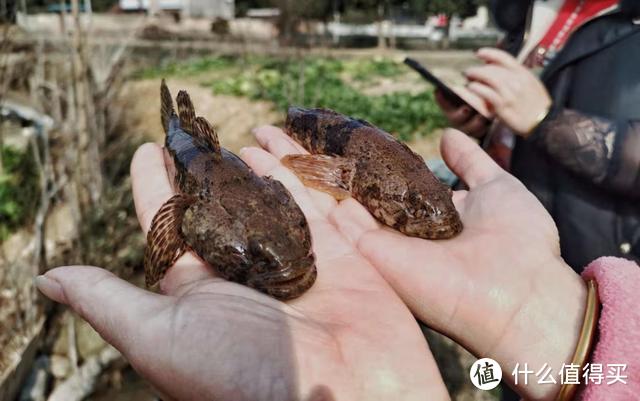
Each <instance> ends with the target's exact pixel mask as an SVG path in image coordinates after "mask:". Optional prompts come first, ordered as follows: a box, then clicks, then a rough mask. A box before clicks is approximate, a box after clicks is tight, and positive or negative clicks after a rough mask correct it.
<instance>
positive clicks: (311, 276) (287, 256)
mask: <svg viewBox="0 0 640 401" xmlns="http://www.w3.org/2000/svg"><path fill="white" fill-rule="evenodd" d="M305 249H306V252H303V253H301V252H300V251H301V250H305ZM249 252H250V254H251V261H252V268H251V269H250V272H249V276H248V278H247V284H248V285H249V286H250V287H253V288H256V289H257V290H259V291H262V292H265V293H267V294H270V295H272V296H274V297H275V298H278V299H281V300H287V299H292V298H295V297H297V296H299V295H301V294H302V293H303V292H305V291H306V290H307V289H309V288H310V287H311V285H313V283H314V281H315V279H316V274H317V273H316V266H315V256H314V254H313V252H311V250H310V249H309V248H303V247H301V244H299V243H295V242H294V241H293V240H292V238H290V237H289V238H280V239H274V238H273V237H272V236H269V237H260V238H257V237H251V238H250V240H249Z"/></svg>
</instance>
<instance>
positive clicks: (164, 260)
mask: <svg viewBox="0 0 640 401" xmlns="http://www.w3.org/2000/svg"><path fill="white" fill-rule="evenodd" d="M192 203H193V198H191V197H188V196H185V195H182V194H178V195H174V196H172V197H171V198H170V199H169V200H168V201H167V202H166V203H165V204H164V205H162V207H161V208H160V210H158V213H156V215H155V216H154V217H153V221H152V222H151V228H150V229H149V233H148V234H147V248H146V249H145V252H144V273H145V282H146V284H147V287H151V286H153V285H155V284H156V283H157V282H158V281H160V279H162V277H164V275H165V273H166V272H167V270H168V269H169V268H170V267H171V266H173V265H174V264H175V263H176V261H177V260H178V258H179V257H180V256H182V255H183V254H184V253H185V251H186V249H187V245H186V243H185V242H184V239H183V236H182V228H181V227H182V219H183V217H184V213H185V212H186V210H187V209H188V208H189V206H191V204H192Z"/></svg>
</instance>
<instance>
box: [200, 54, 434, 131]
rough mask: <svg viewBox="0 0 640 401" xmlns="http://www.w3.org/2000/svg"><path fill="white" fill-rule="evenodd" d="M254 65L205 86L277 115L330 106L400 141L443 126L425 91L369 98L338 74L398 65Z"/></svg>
mask: <svg viewBox="0 0 640 401" xmlns="http://www.w3.org/2000/svg"><path fill="white" fill-rule="evenodd" d="M257 67H258V68H255V69H249V70H245V72H244V73H242V74H239V75H236V76H232V77H229V78H226V79H223V80H218V81H215V82H213V83H211V84H210V85H211V86H212V88H213V90H214V92H215V93H219V94H228V95H235V96H246V97H250V98H252V99H263V100H270V101H272V102H274V103H275V104H276V106H277V107H278V109H280V110H282V111H286V109H287V108H288V107H289V106H290V105H292V104H296V105H300V106H304V107H326V108H331V109H333V110H336V111H338V112H340V113H343V114H347V115H350V116H353V117H356V118H362V119H365V120H367V121H370V122H371V123H373V124H375V125H377V126H379V127H381V128H382V129H384V130H386V131H388V132H391V133H394V134H396V135H397V136H398V137H399V138H401V139H403V140H408V139H411V137H412V136H414V135H427V134H429V133H430V132H431V131H433V130H434V129H436V128H439V127H443V126H445V125H446V121H445V119H444V117H443V116H442V114H441V113H440V110H439V108H438V107H437V105H436V103H435V100H434V99H433V95H432V93H431V92H430V91H425V92H420V93H417V94H412V93H409V92H393V93H389V94H385V95H381V96H370V95H365V94H363V93H361V92H360V91H358V90H356V89H355V88H353V87H352V86H351V85H349V84H348V83H347V82H345V79H343V75H347V77H349V76H351V77H354V76H359V77H360V78H361V79H366V77H372V76H393V75H394V74H398V73H399V72H400V69H399V67H398V66H397V65H395V64H394V63H392V62H390V61H364V62H363V61H360V62H342V61H339V60H334V59H329V60H326V59H320V58H311V59H302V60H300V61H286V60H272V61H271V62H268V63H265V64H263V65H258V66H257Z"/></svg>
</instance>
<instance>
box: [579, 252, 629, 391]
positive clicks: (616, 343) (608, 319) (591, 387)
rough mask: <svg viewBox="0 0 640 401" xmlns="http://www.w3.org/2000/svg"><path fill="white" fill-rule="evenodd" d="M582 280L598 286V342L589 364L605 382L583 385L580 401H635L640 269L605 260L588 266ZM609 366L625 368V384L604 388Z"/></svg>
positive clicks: (608, 258) (610, 258)
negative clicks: (591, 280)
mask: <svg viewBox="0 0 640 401" xmlns="http://www.w3.org/2000/svg"><path fill="white" fill-rule="evenodd" d="M582 277H583V278H584V279H585V280H590V279H595V280H596V282H597V283H598V294H599V296H600V303H601V304H602V309H601V312H600V321H599V323H598V327H599V328H598V330H599V338H598V339H597V343H596V346H595V349H594V352H593V355H592V356H591V361H590V364H596V365H598V364H599V365H601V366H602V372H603V374H604V381H603V383H601V384H594V383H592V382H589V383H587V384H586V385H584V384H583V391H582V394H581V397H580V398H579V399H580V400H581V401H601V400H608V401H627V400H637V399H639V398H638V397H639V394H640V268H639V267H638V265H637V264H635V263H634V262H631V261H629V260H626V259H619V258H612V257H605V258H599V259H596V260H595V261H593V262H591V264H589V266H587V268H586V269H585V271H584V272H583V273H582ZM611 364H626V370H625V371H624V372H623V373H622V374H623V375H625V376H627V378H626V379H624V380H625V381H626V382H627V384H623V383H615V384H611V385H608V384H607V381H609V380H607V376H609V366H610V365H611ZM582 383H584V380H582Z"/></svg>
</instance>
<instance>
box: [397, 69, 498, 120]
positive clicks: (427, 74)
mask: <svg viewBox="0 0 640 401" xmlns="http://www.w3.org/2000/svg"><path fill="white" fill-rule="evenodd" d="M404 63H405V64H406V65H408V66H409V67H411V68H412V69H413V70H415V71H416V72H417V73H418V74H420V75H421V76H422V77H423V78H424V79H425V80H427V81H429V82H430V83H431V84H433V86H435V87H436V89H438V90H439V91H440V93H441V94H442V96H443V97H444V98H445V99H446V101H447V102H448V103H450V104H451V105H452V106H454V107H456V108H459V107H462V106H465V105H466V106H468V107H469V108H470V109H471V110H472V111H474V112H475V113H478V114H480V115H481V116H483V117H484V118H486V119H488V120H491V119H493V113H491V111H490V110H489V108H488V107H487V104H486V103H485V102H484V101H483V100H482V99H481V98H479V97H478V96H476V95H475V94H473V93H472V92H470V91H469V90H468V89H466V88H465V87H454V86H449V85H447V84H445V83H444V82H443V81H442V80H441V79H439V78H438V77H436V76H435V75H434V74H433V73H432V72H431V71H429V70H428V69H427V68H425V67H424V66H423V65H422V64H420V63H419V62H418V61H416V60H414V59H412V58H409V57H407V58H406V59H405V60H404Z"/></svg>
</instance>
